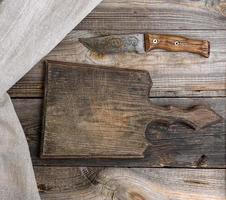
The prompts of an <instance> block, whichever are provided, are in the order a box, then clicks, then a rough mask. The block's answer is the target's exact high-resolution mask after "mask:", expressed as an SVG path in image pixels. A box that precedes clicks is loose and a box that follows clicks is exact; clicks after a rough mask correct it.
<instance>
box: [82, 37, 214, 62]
mask: <svg viewBox="0 0 226 200" xmlns="http://www.w3.org/2000/svg"><path fill="white" fill-rule="evenodd" d="M79 41H80V42H81V43H82V44H83V45H84V46H85V47H87V48H88V49H90V50H92V51H96V52H98V53H102V54H112V53H120V52H136V53H145V52H149V51H151V50H153V49H164V50H167V51H172V52H190V53H196V54H199V55H201V56H204V57H206V58H208V57H209V53H210V43H209V42H208V41H207V40H194V39H190V38H186V37H182V36H174V35H159V34H150V33H146V34H129V35H109V36H102V37H92V38H79Z"/></svg>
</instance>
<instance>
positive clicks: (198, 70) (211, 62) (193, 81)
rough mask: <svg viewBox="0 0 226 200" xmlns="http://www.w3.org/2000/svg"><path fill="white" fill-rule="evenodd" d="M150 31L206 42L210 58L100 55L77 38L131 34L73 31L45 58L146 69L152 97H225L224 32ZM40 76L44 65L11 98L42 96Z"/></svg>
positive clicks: (159, 54) (161, 54) (161, 53)
mask: <svg viewBox="0 0 226 200" xmlns="http://www.w3.org/2000/svg"><path fill="white" fill-rule="evenodd" d="M150 31H151V30H150ZM152 32H153V33H164V34H179V35H183V36H187V37H191V38H195V39H207V40H209V41H210V44H211V53H210V58H208V59H207V58H203V57H201V56H198V55H194V54H189V53H172V52H165V51H161V50H154V51H152V52H150V53H149V54H147V55H146V54H133V53H131V54H121V55H120V54H116V55H105V56H102V55H97V54H96V53H93V52H91V51H89V50H88V49H87V48H85V47H84V46H83V45H82V44H80V43H79V42H78V38H79V37H91V36H96V35H101V34H109V33H114V34H116V33H131V31H123V32H122V31H113V32H112V31H106V32H97V33H95V32H89V31H72V32H71V33H70V34H69V35H68V36H67V37H66V38H65V39H64V40H63V41H62V42H61V43H60V44H59V45H58V46H57V47H56V48H55V49H54V50H53V51H51V52H50V54H49V55H48V56H47V57H46V59H51V60H58V61H67V62H77V63H88V64H98V65H108V66H115V67H122V68H131V69H144V70H148V71H149V73H150V75H151V77H152V80H153V87H152V90H151V94H150V95H151V97H163V96H172V97H178V96H179V97H186V96H225V95H226V92H225V91H226V67H225V66H226V31H219V30H218V31H202V30H196V31H192V30H187V31H172V30H158V31H152ZM43 77H44V70H43V66H42V65H41V63H39V64H38V65H37V66H35V67H34V69H32V70H31V72H30V73H28V74H27V75H26V76H25V77H24V78H23V79H22V80H21V81H19V82H18V83H17V84H16V85H15V86H14V87H13V88H12V89H11V90H10V94H11V96H12V97H29V96H30V97H42V96H43V79H44V78H43Z"/></svg>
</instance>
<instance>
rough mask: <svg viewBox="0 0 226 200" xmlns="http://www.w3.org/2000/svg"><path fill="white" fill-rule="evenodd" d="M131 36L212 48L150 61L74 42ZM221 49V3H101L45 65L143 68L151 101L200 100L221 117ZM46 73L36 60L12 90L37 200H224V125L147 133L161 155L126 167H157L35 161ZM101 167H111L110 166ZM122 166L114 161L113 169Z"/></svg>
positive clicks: (224, 57)
mask: <svg viewBox="0 0 226 200" xmlns="http://www.w3.org/2000/svg"><path fill="white" fill-rule="evenodd" d="M134 32H136V33H138V32H151V33H167V34H179V35H182V36H187V37H192V38H194V39H207V40H209V41H210V43H211V53H210V58H208V59H206V58H203V57H200V56H198V55H193V54H188V53H169V52H165V51H161V50H154V51H152V52H150V53H148V55H145V54H144V55H137V54H122V55H108V56H101V55H97V54H95V53H93V52H90V51H89V50H87V49H86V48H85V47H83V46H82V45H81V44H80V43H79V42H78V38H79V37H90V36H97V35H106V34H116V33H134ZM225 47H226V1H225V0H221V1H220V0H197V1H193V0H180V1H178V0H172V1H167V0H153V1H148V0H114V1H112V0H104V1H103V2H102V3H101V4H100V5H99V6H98V7H97V8H96V9H95V10H94V11H93V12H92V13H91V14H90V15H89V16H88V17H86V18H85V19H84V20H83V21H82V22H81V23H80V24H79V26H77V27H76V29H75V30H73V31H72V32H71V33H70V34H69V35H68V36H67V37H66V38H65V39H64V40H63V41H62V42H61V43H60V44H59V45H58V46H57V47H56V48H55V49H54V50H53V51H52V52H50V54H49V55H48V56H47V57H46V59H52V60H59V61H67V62H80V63H89V64H99V65H109V66H116V67H123V68H124V67H127V68H132V69H145V70H148V71H149V72H150V75H151V77H152V80H153V87H152V90H151V91H152V92H151V94H150V98H151V100H152V101H153V102H155V103H157V104H159V105H168V104H173V105H177V106H182V107H187V106H190V105H194V104H197V103H199V102H201V103H205V104H209V105H210V106H211V107H212V108H213V109H214V110H216V111H217V112H218V113H219V114H221V116H222V117H224V118H225V112H226V99H225V95H226V48H225ZM44 73H45V71H44V68H43V65H42V62H40V63H38V64H37V65H36V66H35V67H34V68H33V69H32V70H31V71H30V72H29V73H28V74H27V75H26V76H25V77H24V78H22V79H21V80H20V81H19V82H18V83H17V84H16V85H15V86H14V87H13V88H11V90H10V91H9V93H10V95H11V97H13V103H14V105H15V108H16V111H17V113H18V115H19V118H20V121H21V122H22V125H23V127H24V130H25V133H26V136H27V139H28V143H29V146H30V150H31V155H32V159H33V164H34V166H35V173H36V177H37V181H38V186H39V190H40V193H41V196H42V199H76V200H77V199H78V200H80V199H84V200H85V199H98V200H99V199H106V200H108V199H123V200H124V199H132V200H137V199H139V200H140V199H142V200H143V199H145V200H149V199H160V200H166V199H167V200H168V199H176V200H182V199H183V200H184V199H185V200H193V199H195V200H197V199H198V200H208V199H211V200H212V199H214V200H215V199H216V200H225V199H226V193H225V191H226V183H225V179H226V175H225V174H226V170H225V168H226V156H225V155H226V131H225V121H222V122H221V123H219V124H217V125H214V126H212V127H209V128H206V129H204V130H202V131H200V132H192V131H191V130H189V129H186V128H184V127H181V126H178V125H175V126H174V127H171V128H170V129H169V130H168V131H165V132H164V131H163V132H161V133H160V136H161V137H160V138H156V134H155V133H156V131H159V130H158V129H157V130H153V133H152V131H151V132H150V133H149V134H148V135H147V137H148V138H150V139H152V140H153V141H154V146H155V149H156V150H157V151H160V152H161V153H162V157H161V158H159V157H156V156H155V153H154V150H153V149H150V150H149V151H148V152H147V158H146V159H145V160H144V161H140V162H134V163H133V161H131V164H136V165H137V167H140V166H142V165H143V164H144V163H145V164H146V165H148V166H149V167H157V168H152V169H140V168H136V169H115V168H106V169H105V170H103V169H102V168H91V169H90V168H87V169H86V168H81V167H78V162H76V161H61V162H57V161H56V160H51V161H46V160H40V159H39V142H40V133H41V117H42V101H43V80H44V79H43V78H44ZM175 128H176V129H177V130H178V132H177V133H175V132H174V129H175ZM175 142H179V143H180V145H179V146H176V145H175ZM104 163H105V165H106V166H110V165H111V161H105V162H104ZM100 164H103V163H102V161H100V160H93V161H92V160H90V161H84V162H83V166H85V165H89V166H98V165H100ZM126 164H127V163H123V162H119V163H118V166H125V165H126ZM47 166H48V167H47ZM162 167H171V168H170V169H165V168H162ZM174 167H175V168H174ZM177 167H180V169H178V168H177ZM187 168H191V169H187ZM194 168H196V169H194ZM199 168H202V169H199ZM203 168H211V169H203ZM220 168H221V169H220ZM116 177H118V178H116ZM125 177H127V178H126V179H125ZM123 179H125V180H126V181H124V180H123ZM145 185H146V186H145ZM109 187H112V188H114V189H113V191H109V189H107V188H109ZM135 188H137V189H135ZM147 188H149V189H147ZM150 188H153V189H150Z"/></svg>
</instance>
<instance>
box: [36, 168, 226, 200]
mask: <svg viewBox="0 0 226 200" xmlns="http://www.w3.org/2000/svg"><path fill="white" fill-rule="evenodd" d="M35 173H36V177H37V181H38V188H39V191H40V194H41V197H42V199H51V200H58V199H65V200H66V199H67V200H81V199H82V200H88V199H89V200H119V199H120V200H169V199H170V200H171V199H172V200H225V191H226V186H225V178H226V171H225V170H224V169H221V170H214V169H202V170H197V169H122V168H105V169H103V168H73V167H35Z"/></svg>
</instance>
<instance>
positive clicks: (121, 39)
mask: <svg viewBox="0 0 226 200" xmlns="http://www.w3.org/2000/svg"><path fill="white" fill-rule="evenodd" d="M79 41H80V42H81V43H82V44H83V45H84V46H85V47H87V48H88V49H90V50H92V51H96V52H98V53H103V54H112V53H120V52H136V53H144V52H145V50H144V35H143V34H131V35H109V36H103V37H93V38H80V39H79Z"/></svg>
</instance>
